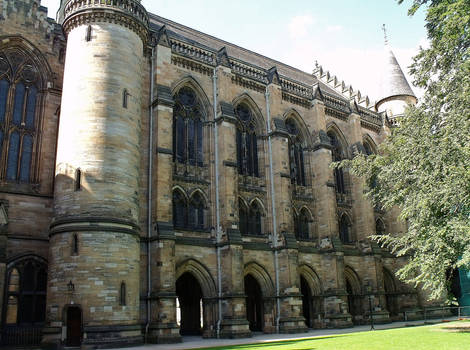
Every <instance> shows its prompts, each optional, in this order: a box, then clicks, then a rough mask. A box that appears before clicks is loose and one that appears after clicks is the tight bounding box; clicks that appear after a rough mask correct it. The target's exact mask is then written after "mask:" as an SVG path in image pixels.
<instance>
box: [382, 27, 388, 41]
mask: <svg viewBox="0 0 470 350" xmlns="http://www.w3.org/2000/svg"><path fill="white" fill-rule="evenodd" d="M382 30H383V32H384V40H385V46H387V45H388V36H387V28H386V27H385V24H382Z"/></svg>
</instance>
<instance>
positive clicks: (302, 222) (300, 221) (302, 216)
mask: <svg viewBox="0 0 470 350" xmlns="http://www.w3.org/2000/svg"><path fill="white" fill-rule="evenodd" d="M309 222H310V215H309V214H308V212H307V209H305V208H302V210H300V212H299V213H298V214H297V213H295V212H294V233H295V237H296V238H297V239H308V238H310V230H309Z"/></svg>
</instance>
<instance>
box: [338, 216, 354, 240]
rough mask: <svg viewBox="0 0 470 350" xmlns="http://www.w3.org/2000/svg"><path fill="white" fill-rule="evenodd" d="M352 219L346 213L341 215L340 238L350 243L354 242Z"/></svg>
mask: <svg viewBox="0 0 470 350" xmlns="http://www.w3.org/2000/svg"><path fill="white" fill-rule="evenodd" d="M351 231H352V230H351V221H350V220H349V218H348V216H347V215H346V214H343V215H342V216H341V219H340V220H339V238H340V240H341V242H343V243H345V244H348V243H352V242H353V237H352V232H351Z"/></svg>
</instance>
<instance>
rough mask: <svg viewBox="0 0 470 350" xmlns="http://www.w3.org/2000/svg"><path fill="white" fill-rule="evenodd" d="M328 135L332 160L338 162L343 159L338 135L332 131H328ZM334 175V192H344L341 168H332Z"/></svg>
mask: <svg viewBox="0 0 470 350" xmlns="http://www.w3.org/2000/svg"><path fill="white" fill-rule="evenodd" d="M328 136H329V137H330V140H331V144H332V146H333V149H332V153H333V161H334V162H338V161H340V160H342V159H344V156H343V154H344V152H343V148H342V146H341V143H340V142H339V140H338V137H337V136H336V134H335V133H333V132H328ZM334 176H335V185H336V192H338V193H343V194H344V193H346V185H345V182H344V173H343V169H342V168H335V170H334Z"/></svg>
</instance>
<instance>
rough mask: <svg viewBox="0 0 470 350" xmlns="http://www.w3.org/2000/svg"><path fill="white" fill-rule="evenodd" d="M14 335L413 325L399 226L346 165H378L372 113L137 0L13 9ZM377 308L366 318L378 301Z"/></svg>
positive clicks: (385, 112)
mask: <svg viewBox="0 0 470 350" xmlns="http://www.w3.org/2000/svg"><path fill="white" fill-rule="evenodd" d="M0 13H1V17H0V21H1V22H0V23H1V24H0V151H1V152H0V315H1V318H0V322H1V323H0V325H1V328H0V330H1V342H2V344H21V343H22V344H28V343H29V344H33V343H39V342H42V343H43V344H44V345H49V346H51V345H54V346H64V345H69V346H76V345H80V344H81V345H82V346H89V347H99V346H109V345H112V344H119V343H121V344H126V343H138V342H142V341H147V342H177V341H180V340H181V335H185V334H199V335H201V336H204V337H216V336H220V337H248V336H250V335H251V334H252V332H258V331H262V332H266V333H274V332H280V333H290V332H301V331H305V330H307V328H321V327H345V326H350V325H353V324H361V323H365V322H368V321H369V318H370V317H371V311H372V313H373V318H374V319H375V321H377V322H389V321H392V320H398V319H401V318H403V312H405V311H407V312H408V316H410V317H413V316H416V315H418V313H419V312H420V310H421V308H422V307H423V306H426V305H428V304H427V303H428V302H427V301H426V298H425V294H424V293H423V292H421V291H417V290H414V289H413V288H411V287H409V286H407V285H405V284H403V283H402V282H400V281H398V280H397V279H396V278H395V276H394V273H395V271H396V270H397V269H398V268H400V267H401V266H403V264H404V263H405V260H404V258H400V259H399V258H395V257H393V256H392V255H391V254H390V253H389V252H388V251H387V250H384V249H381V248H380V247H379V246H377V244H375V243H373V242H371V241H370V239H369V238H368V237H369V236H370V235H371V234H375V233H377V234H381V233H383V232H394V233H400V232H403V231H404V230H405V227H404V225H403V223H400V222H398V221H397V220H396V217H397V212H396V211H383V210H381V209H380V208H373V207H372V206H371V205H370V203H368V202H367V201H366V200H365V199H364V197H363V192H364V189H365V187H364V186H365V184H364V183H363V181H362V180H361V179H358V178H355V177H353V176H351V175H350V174H348V172H347V170H333V169H332V168H330V163H331V162H332V161H336V160H341V159H344V158H351V157H353V156H354V154H356V153H358V152H363V153H367V154H372V153H375V152H377V145H378V144H380V143H381V142H382V141H383V139H384V138H385V137H387V135H388V134H389V132H390V126H391V121H392V120H393V118H394V117H395V116H396V114H397V113H395V112H393V111H394V110H396V108H398V109H401V108H402V107H403V106H404V105H405V104H406V103H413V102H415V101H416V98H415V97H414V95H413V92H412V91H411V89H410V87H409V85H408V83H407V82H406V79H405V78H404V76H403V73H402V72H401V69H400V67H399V65H398V63H397V61H396V59H395V57H394V56H393V53H392V54H391V55H392V56H391V59H390V63H391V70H390V77H391V80H390V83H389V85H387V86H388V90H386V93H385V94H384V95H383V98H382V99H381V100H380V101H379V102H377V104H371V103H370V101H369V99H368V97H367V96H364V95H363V94H361V93H360V92H359V91H356V90H354V89H353V88H352V87H351V86H349V85H346V84H345V83H344V82H343V81H340V80H338V78H337V77H336V76H333V75H331V74H330V73H329V72H325V71H323V69H322V68H321V67H320V66H318V67H317V68H316V69H315V71H314V72H313V74H308V73H305V72H302V71H299V70H297V69H295V68H292V67H290V66H288V65H285V64H282V63H280V62H277V61H275V60H272V59H270V58H267V57H264V56H262V55H259V54H257V53H254V52H251V51H248V50H246V49H243V48H241V47H238V46H236V45H233V44H231V43H228V42H225V41H223V40H220V39H217V38H214V37H212V36H210V35H207V34H204V33H201V32H198V31H196V30H194V29H191V28H188V27H185V26H183V25H180V24H178V23H174V22H172V21H170V20H167V19H164V18H161V17H159V16H157V15H154V14H150V13H147V11H146V10H145V9H144V7H143V6H142V5H141V4H140V1H138V0H69V1H62V4H61V8H60V10H59V13H58V19H57V22H56V21H55V20H52V19H51V18H48V17H47V9H46V8H44V7H42V6H41V5H40V1H39V0H3V1H2V2H0ZM369 297H370V299H371V301H372V308H369Z"/></svg>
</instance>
